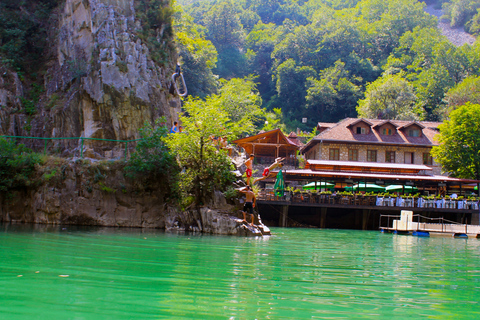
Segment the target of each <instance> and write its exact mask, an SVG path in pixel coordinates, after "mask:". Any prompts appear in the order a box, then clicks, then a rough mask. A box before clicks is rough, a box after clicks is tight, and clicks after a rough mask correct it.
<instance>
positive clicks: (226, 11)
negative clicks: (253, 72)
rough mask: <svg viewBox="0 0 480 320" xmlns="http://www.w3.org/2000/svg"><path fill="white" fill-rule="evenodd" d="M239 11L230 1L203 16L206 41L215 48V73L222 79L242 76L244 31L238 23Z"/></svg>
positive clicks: (221, 3)
mask: <svg viewBox="0 0 480 320" xmlns="http://www.w3.org/2000/svg"><path fill="white" fill-rule="evenodd" d="M239 14H240V9H239V8H238V6H237V5H235V3H234V2H233V1H231V0H224V1H221V2H219V3H216V4H215V5H213V6H212V7H211V8H210V10H209V11H208V13H206V16H205V19H204V21H205V26H206V27H207V29H208V39H209V40H211V41H212V43H213V44H214V45H215V48H217V52H218V64H217V68H216V72H217V73H218V74H219V75H220V76H221V77H223V78H232V77H235V76H237V77H238V76H240V77H241V76H243V75H244V68H243V66H244V65H245V61H244V59H245V57H244V55H243V53H242V50H241V49H242V48H243V43H244V40H245V31H244V29H243V26H242V24H241V22H240V17H239Z"/></svg>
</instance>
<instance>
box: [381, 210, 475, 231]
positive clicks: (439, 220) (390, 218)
mask: <svg viewBox="0 0 480 320" xmlns="http://www.w3.org/2000/svg"><path fill="white" fill-rule="evenodd" d="M400 217H401V215H388V214H381V215H380V218H379V222H378V226H379V229H393V227H391V226H390V225H391V224H390V222H392V224H393V221H394V220H399V219H400ZM385 218H386V219H387V224H386V226H384V225H382V222H385ZM415 218H416V220H417V221H413V220H414V219H415ZM421 219H423V221H421ZM382 220H383V221H382ZM412 222H414V223H416V229H415V231H431V230H429V229H428V228H427V225H426V224H427V223H430V224H433V223H436V224H440V225H441V227H442V228H441V230H439V231H440V232H447V229H446V227H445V226H446V225H457V226H464V227H465V233H467V231H468V224H466V223H460V222H456V221H452V220H448V219H445V218H443V217H439V218H430V217H426V216H422V215H420V214H414V215H412ZM422 223H423V228H421V227H420V226H421V224H422Z"/></svg>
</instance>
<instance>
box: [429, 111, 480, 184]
mask: <svg viewBox="0 0 480 320" xmlns="http://www.w3.org/2000/svg"><path fill="white" fill-rule="evenodd" d="M439 129H440V134H438V136H437V137H438V142H439V146H435V147H433V149H432V154H433V156H434V157H435V160H436V161H437V162H438V163H440V164H441V165H442V169H443V170H444V171H445V172H446V173H448V174H450V175H452V176H453V177H457V178H464V179H476V180H480V134H479V132H480V105H479V104H471V103H467V104H465V105H463V106H460V107H458V108H457V109H455V110H453V111H452V112H451V113H450V118H449V120H447V121H445V122H444V123H443V124H442V125H440V127H439Z"/></svg>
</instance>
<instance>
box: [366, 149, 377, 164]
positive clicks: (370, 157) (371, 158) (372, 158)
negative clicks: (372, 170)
mask: <svg viewBox="0 0 480 320" xmlns="http://www.w3.org/2000/svg"><path fill="white" fill-rule="evenodd" d="M367 161H368V162H377V150H367Z"/></svg>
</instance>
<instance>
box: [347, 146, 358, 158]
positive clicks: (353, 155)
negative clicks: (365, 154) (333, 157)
mask: <svg viewBox="0 0 480 320" xmlns="http://www.w3.org/2000/svg"><path fill="white" fill-rule="evenodd" d="M348 161H358V150H357V149H350V150H348Z"/></svg>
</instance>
